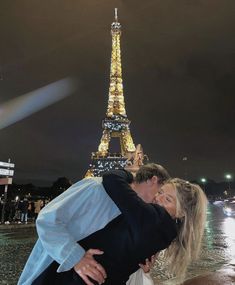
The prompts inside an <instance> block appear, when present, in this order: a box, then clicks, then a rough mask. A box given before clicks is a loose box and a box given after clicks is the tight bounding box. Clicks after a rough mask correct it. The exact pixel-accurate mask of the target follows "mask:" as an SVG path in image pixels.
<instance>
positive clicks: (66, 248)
mask: <svg viewBox="0 0 235 285" xmlns="http://www.w3.org/2000/svg"><path fill="white" fill-rule="evenodd" d="M71 188H72V189H68V190H66V191H65V192H64V193H63V194H62V195H60V196H58V197H57V198H55V199H54V200H52V201H51V202H50V203H49V204H47V206H45V207H44V208H43V209H42V210H41V212H40V213H39V216H38V218H37V220H36V225H37V232H38V236H39V239H40V240H41V243H42V245H43V247H44V249H45V250H46V251H47V253H48V254H49V255H50V256H51V257H52V258H53V259H54V260H55V261H57V262H58V263H59V264H60V266H59V268H58V270H57V272H62V271H67V270H70V269H71V268H73V266H74V265H75V264H76V263H78V262H79V260H80V259H81V258H82V257H83V255H84V254H85V250H84V249H83V248H82V247H81V246H80V245H79V244H78V243H77V241H78V240H80V239H81V238H83V237H82V236H81V238H80V239H77V240H75V238H74V236H73V235H72V234H71V232H70V231H69V230H68V226H69V224H70V225H73V223H74V221H75V220H76V221H79V219H80V220H81V219H82V216H83V215H84V210H82V209H81V205H84V203H88V204H87V205H86V207H87V208H89V202H86V201H93V200H94V199H95V193H94V191H86V190H85V191H80V192H79V191H78V190H79V189H77V188H79V187H76V185H75V186H74V185H73V186H71ZM83 190H84V189H83ZM96 192H97V191H96Z"/></svg>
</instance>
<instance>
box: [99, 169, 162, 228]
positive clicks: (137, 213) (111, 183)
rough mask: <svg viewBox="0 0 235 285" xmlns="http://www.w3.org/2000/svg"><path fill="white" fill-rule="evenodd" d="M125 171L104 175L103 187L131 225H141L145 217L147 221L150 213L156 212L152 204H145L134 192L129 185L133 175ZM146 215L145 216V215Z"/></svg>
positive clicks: (115, 171) (114, 171)
mask: <svg viewBox="0 0 235 285" xmlns="http://www.w3.org/2000/svg"><path fill="white" fill-rule="evenodd" d="M130 175H131V174H130V173H129V172H127V171H125V170H113V171H111V172H107V173H105V174H104V175H103V186H104V188H105V190H106V192H107V193H108V195H109V196H110V198H111V199H112V200H113V201H114V203H115V204H116V205H117V206H118V208H119V210H120V211H121V212H122V214H123V215H125V218H126V220H127V221H129V223H136V222H138V223H140V222H141V220H142V219H143V217H145V219H146V215H148V213H152V212H155V214H154V216H155V218H156V215H157V213H156V210H155V209H154V208H153V206H152V205H151V204H148V203H145V202H144V201H143V200H142V199H141V198H139V197H138V195H137V194H136V192H135V191H134V190H132V188H131V186H130V185H129V183H130V182H131V179H130V177H132V175H131V176H130ZM143 214H144V215H143Z"/></svg>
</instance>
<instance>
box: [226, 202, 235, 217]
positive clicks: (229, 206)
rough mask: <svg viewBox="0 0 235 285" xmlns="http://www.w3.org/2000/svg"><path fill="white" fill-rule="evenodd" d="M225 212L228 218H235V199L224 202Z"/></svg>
mask: <svg viewBox="0 0 235 285" xmlns="http://www.w3.org/2000/svg"><path fill="white" fill-rule="evenodd" d="M223 212H224V214H225V215H227V216H235V198H233V199H229V200H225V201H224V206H223Z"/></svg>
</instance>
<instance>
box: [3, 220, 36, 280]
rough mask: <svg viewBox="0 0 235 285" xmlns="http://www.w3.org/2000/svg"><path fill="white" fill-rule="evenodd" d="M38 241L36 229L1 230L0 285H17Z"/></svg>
mask: <svg viewBox="0 0 235 285" xmlns="http://www.w3.org/2000/svg"><path fill="white" fill-rule="evenodd" d="M35 240H36V231H35V228H34V227H27V228H24V226H22V228H21V227H19V226H18V227H17V228H15V229H14V228H13V229H9V230H5V229H4V230H2V229H0V256H1V261H0V284H1V285H3V284H4V285H5V284H7V285H15V284H16V283H17V280H18V278H19V273H20V272H21V271H22V268H23V266H24V264H25V262H26V260H27V258H28V255H29V252H30V251H31V249H32V247H33V245H34V243H35Z"/></svg>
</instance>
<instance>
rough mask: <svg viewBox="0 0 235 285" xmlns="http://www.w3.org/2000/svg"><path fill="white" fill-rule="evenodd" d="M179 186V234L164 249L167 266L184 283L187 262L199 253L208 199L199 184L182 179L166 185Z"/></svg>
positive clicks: (177, 200) (177, 189)
mask: <svg viewBox="0 0 235 285" xmlns="http://www.w3.org/2000/svg"><path fill="white" fill-rule="evenodd" d="M168 183H170V184H172V185H173V186H174V187H175V189H176V216H177V217H179V218H178V219H177V220H176V222H178V224H179V227H178V235H177V237H176V239H175V240H174V241H173V242H172V243H171V245H170V246H169V247H168V248H167V249H166V250H165V251H164V260H165V267H166V266H167V269H168V270H167V271H168V272H169V273H171V274H173V275H174V276H175V277H176V279H177V281H179V282H182V281H183V279H184V277H185V274H186V271H187V267H188V265H189V264H190V263H191V262H192V261H195V260H196V259H197V258H198V256H199V253H200V249H201V242H202V237H203V233H204V228H205V222H206V210H207V203H208V202H207V198H206V195H205V194H204V192H203V190H202V189H201V188H200V187H199V186H198V185H196V184H192V183H189V182H187V181H185V180H183V179H179V178H174V179H169V180H168V181H167V182H166V184H168Z"/></svg>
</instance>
